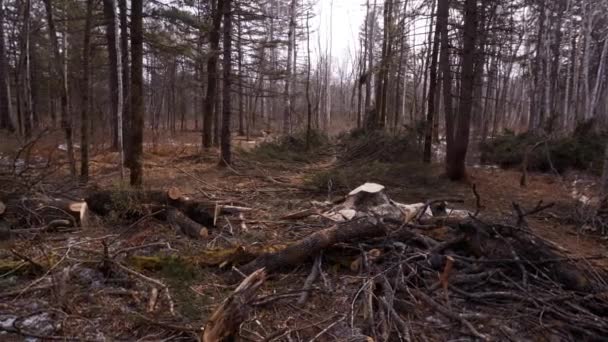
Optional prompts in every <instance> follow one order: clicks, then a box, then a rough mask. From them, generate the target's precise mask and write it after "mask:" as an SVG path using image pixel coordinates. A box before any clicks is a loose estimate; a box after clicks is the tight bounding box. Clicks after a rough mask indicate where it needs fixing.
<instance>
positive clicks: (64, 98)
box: [44, 0, 76, 176]
mask: <svg viewBox="0 0 608 342" xmlns="http://www.w3.org/2000/svg"><path fill="white" fill-rule="evenodd" d="M44 5H45V9H46V18H47V24H48V27H49V36H50V37H49V39H50V40H51V46H52V49H53V57H54V62H55V73H56V77H57V78H58V79H59V80H60V82H61V87H60V91H61V127H62V128H63V131H64V133H65V141H66V150H67V158H68V163H69V167H70V174H71V175H72V176H76V161H75V160H74V144H73V140H72V139H73V137H72V120H71V114H70V111H69V106H68V84H67V79H66V73H64V70H63V69H62V64H64V63H65V62H66V61H64V58H62V56H61V53H60V51H59V44H58V43H57V30H56V29H55V20H54V19H53V6H52V0H44ZM65 35H66V33H65V32H64V34H63V37H64V41H65ZM63 50H64V52H66V50H67V46H64V47H63Z"/></svg>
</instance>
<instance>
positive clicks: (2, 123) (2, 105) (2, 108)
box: [0, 0, 15, 132]
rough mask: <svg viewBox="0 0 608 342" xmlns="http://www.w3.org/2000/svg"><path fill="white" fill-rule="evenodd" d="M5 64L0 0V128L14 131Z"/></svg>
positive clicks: (2, 12) (0, 0) (1, 4)
mask: <svg viewBox="0 0 608 342" xmlns="http://www.w3.org/2000/svg"><path fill="white" fill-rule="evenodd" d="M6 72H7V64H6V48H5V46H4V4H3V0H0V129H6V130H8V131H9V132H14V131H15V126H14V125H13V121H12V120H11V116H10V100H9V95H8V77H7V74H6Z"/></svg>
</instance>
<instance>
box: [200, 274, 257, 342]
mask: <svg viewBox="0 0 608 342" xmlns="http://www.w3.org/2000/svg"><path fill="white" fill-rule="evenodd" d="M265 280H266V272H265V271H264V269H259V270H257V271H255V272H252V273H251V275H249V276H248V277H247V278H245V279H244V280H243V281H242V282H241V284H240V285H239V286H238V287H237V288H236V290H234V292H233V293H232V294H231V295H230V296H229V297H228V298H226V300H224V302H223V303H222V304H221V305H220V306H219V307H218V308H217V309H215V311H214V312H213V314H211V317H210V318H209V320H208V321H207V323H206V324H205V328H204V330H203V334H202V338H201V340H202V341H203V342H221V341H233V340H234V338H235V335H236V334H237V333H238V330H239V326H240V325H241V323H243V322H244V321H245V320H246V319H247V316H248V315H249V307H250V305H249V304H250V303H251V302H252V301H253V298H254V296H255V292H256V291H257V289H258V288H259V287H260V286H261V285H262V284H263V283H264V281H265Z"/></svg>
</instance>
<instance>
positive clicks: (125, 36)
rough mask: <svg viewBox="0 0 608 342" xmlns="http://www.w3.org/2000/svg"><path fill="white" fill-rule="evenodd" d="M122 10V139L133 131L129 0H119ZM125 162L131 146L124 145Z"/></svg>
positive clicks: (129, 158)
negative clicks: (130, 85) (130, 96)
mask: <svg viewBox="0 0 608 342" xmlns="http://www.w3.org/2000/svg"><path fill="white" fill-rule="evenodd" d="M118 8H119V9H120V18H119V20H120V48H119V49H118V50H119V51H120V62H121V63H120V64H121V71H122V72H121V77H122V82H121V83H122V101H123V105H122V137H123V142H124V139H125V137H130V136H131V134H130V129H131V110H130V100H129V32H128V31H129V27H128V26H129V24H128V22H127V0H118ZM122 151H123V157H122V159H123V162H124V161H130V160H131V159H132V158H131V157H130V155H131V144H123V146H122Z"/></svg>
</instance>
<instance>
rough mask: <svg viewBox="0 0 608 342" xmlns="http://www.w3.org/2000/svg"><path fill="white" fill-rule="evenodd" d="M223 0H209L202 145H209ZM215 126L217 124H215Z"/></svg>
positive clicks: (215, 93) (215, 92)
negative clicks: (209, 11)
mask: <svg viewBox="0 0 608 342" xmlns="http://www.w3.org/2000/svg"><path fill="white" fill-rule="evenodd" d="M223 1H224V0H211V13H212V26H211V31H210V32H209V55H208V57H207V95H206V97H205V103H204V109H203V137H202V138H203V147H205V148H209V147H211V137H212V135H211V132H212V130H211V125H212V120H213V117H214V111H215V112H216V113H217V108H215V109H214V107H215V103H216V97H217V59H218V58H217V56H218V54H219V43H220V25H221V23H222V8H221V6H223ZM216 126H217V125H216Z"/></svg>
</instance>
